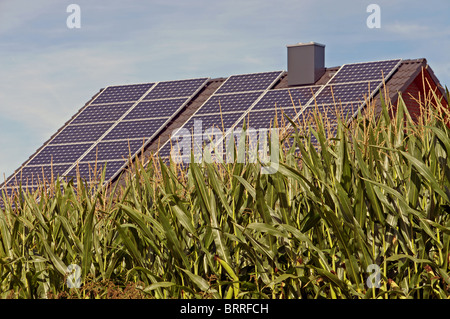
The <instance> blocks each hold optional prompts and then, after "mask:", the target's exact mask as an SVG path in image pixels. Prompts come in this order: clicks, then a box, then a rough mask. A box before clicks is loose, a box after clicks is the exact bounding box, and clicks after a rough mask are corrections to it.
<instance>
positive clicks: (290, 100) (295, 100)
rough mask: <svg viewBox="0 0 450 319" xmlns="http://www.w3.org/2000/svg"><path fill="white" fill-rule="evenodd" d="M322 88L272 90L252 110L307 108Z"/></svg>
mask: <svg viewBox="0 0 450 319" xmlns="http://www.w3.org/2000/svg"><path fill="white" fill-rule="evenodd" d="M320 88H321V86H310V87H301V88H289V89H278V90H270V91H268V92H267V93H266V94H265V95H264V96H263V97H262V98H261V100H259V101H258V103H256V105H255V106H254V107H253V108H252V110H257V109H272V108H273V109H274V108H290V107H296V108H297V109H300V106H301V107H303V106H305V105H306V104H307V103H308V101H309V100H310V99H311V98H312V97H313V95H315V94H316V92H317V91H318V90H319V89H320Z"/></svg>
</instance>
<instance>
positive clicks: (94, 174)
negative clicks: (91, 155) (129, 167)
mask: <svg viewBox="0 0 450 319" xmlns="http://www.w3.org/2000/svg"><path fill="white" fill-rule="evenodd" d="M105 165H106V173H105V180H109V179H111V178H112V177H113V176H114V175H115V174H116V173H117V172H118V171H119V170H120V169H121V168H122V166H124V165H125V161H105V162H97V163H79V164H77V165H76V166H75V167H74V168H72V169H71V170H70V172H69V173H68V174H67V177H69V178H75V177H77V176H78V174H77V173H79V176H80V177H81V178H82V179H84V180H85V181H88V182H91V181H98V180H99V179H100V176H101V174H102V172H103V169H104V168H105Z"/></svg>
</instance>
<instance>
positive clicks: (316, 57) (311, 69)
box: [287, 42, 325, 86]
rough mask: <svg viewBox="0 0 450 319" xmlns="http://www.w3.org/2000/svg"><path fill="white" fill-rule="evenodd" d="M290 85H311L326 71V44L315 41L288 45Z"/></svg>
mask: <svg viewBox="0 0 450 319" xmlns="http://www.w3.org/2000/svg"><path fill="white" fill-rule="evenodd" d="M287 49H288V62H287V70H288V85H289V86H294V85H311V84H314V83H315V82H316V81H317V80H318V79H319V78H320V77H321V76H322V75H323V74H324V73H325V45H323V44H320V43H315V42H310V43H298V44H294V45H288V46H287Z"/></svg>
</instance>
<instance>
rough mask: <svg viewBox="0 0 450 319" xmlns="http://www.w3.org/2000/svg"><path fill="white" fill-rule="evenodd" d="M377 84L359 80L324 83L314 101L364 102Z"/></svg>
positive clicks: (327, 102)
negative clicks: (354, 81)
mask: <svg viewBox="0 0 450 319" xmlns="http://www.w3.org/2000/svg"><path fill="white" fill-rule="evenodd" d="M379 84H380V82H378V83H373V82H360V83H350V84H333V85H326V86H325V87H324V89H323V90H322V91H321V92H320V93H319V94H318V95H317V96H316V102H317V104H334V103H340V102H342V103H344V102H352V101H360V102H364V101H365V100H366V99H367V98H369V97H370V95H371V94H372V92H373V90H374V89H376V88H377V86H378V85H379Z"/></svg>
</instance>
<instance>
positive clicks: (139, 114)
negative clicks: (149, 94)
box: [124, 98, 186, 120]
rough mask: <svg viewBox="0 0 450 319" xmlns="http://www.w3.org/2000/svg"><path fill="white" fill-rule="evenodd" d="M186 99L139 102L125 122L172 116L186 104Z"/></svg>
mask: <svg viewBox="0 0 450 319" xmlns="http://www.w3.org/2000/svg"><path fill="white" fill-rule="evenodd" d="M185 102H186V99H185V98H183V99H169V100H153V101H141V102H139V103H138V104H137V105H136V106H135V107H134V108H133V110H131V111H130V113H128V114H127V116H125V118H124V120H133V119H145V118H157V117H166V118H169V117H170V116H172V115H173V114H174V113H175V112H176V111H177V110H178V109H179V108H180V107H181V106H182V105H183V104H184V103H185Z"/></svg>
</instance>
